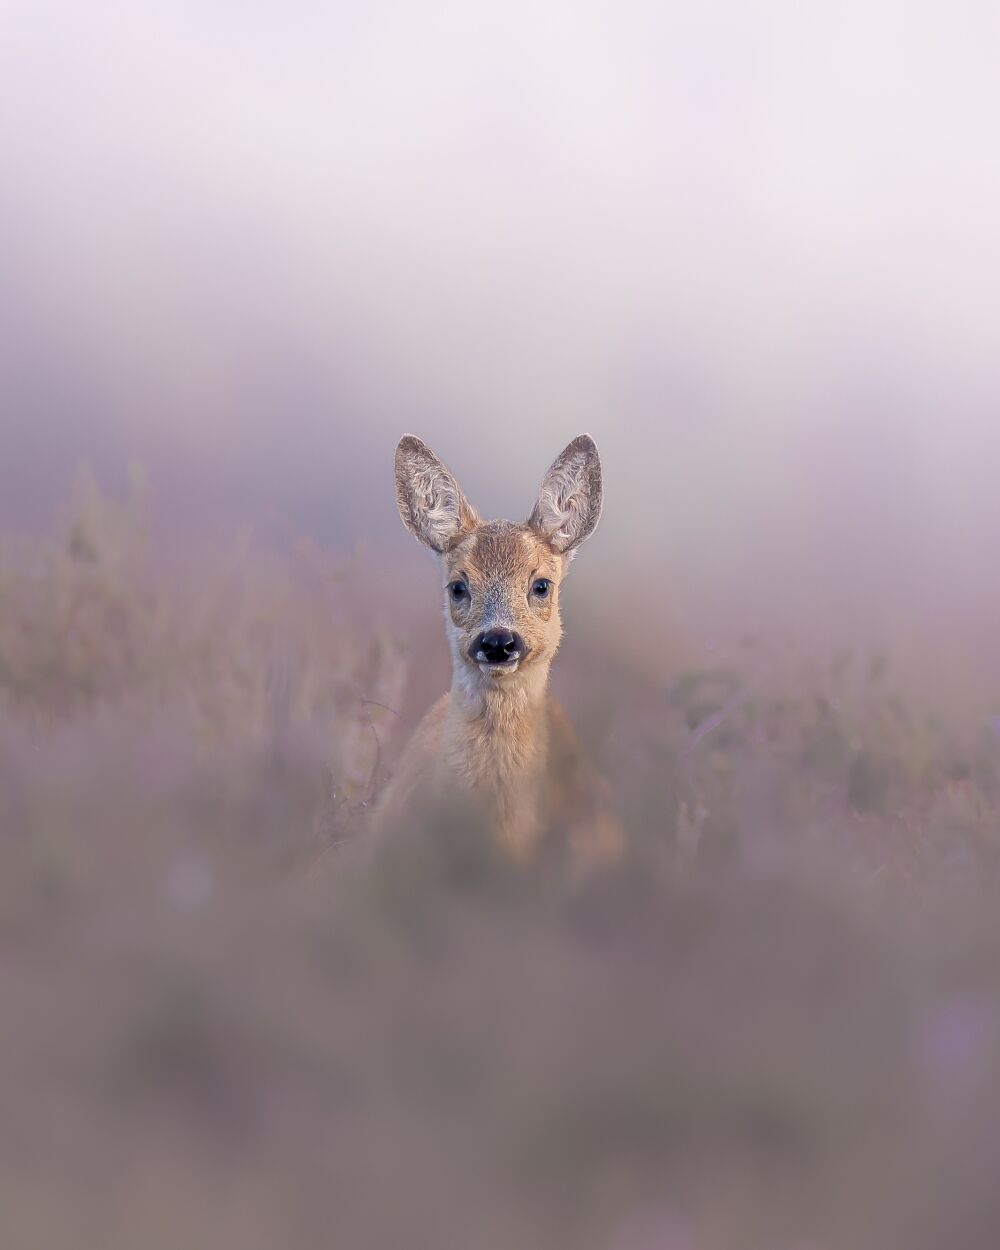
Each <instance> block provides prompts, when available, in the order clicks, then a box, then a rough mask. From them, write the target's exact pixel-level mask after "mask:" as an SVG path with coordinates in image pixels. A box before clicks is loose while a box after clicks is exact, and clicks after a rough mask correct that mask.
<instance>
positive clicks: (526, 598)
mask: <svg viewBox="0 0 1000 1250" xmlns="http://www.w3.org/2000/svg"><path fill="white" fill-rule="evenodd" d="M565 560H566V558H565V556H563V555H560V554H559V553H558V552H556V551H554V550H553V549H552V547H551V546H550V545H549V543H548V542H547V541H546V540H545V539H544V538H542V537H541V536H540V535H539V534H538V533H537V531H535V530H533V529H531V527H530V526H527V525H513V524H511V522H509V521H491V522H489V523H488V524H486V525H479V526H477V527H476V528H475V529H474V530H473V531H472V532H471V533H470V534H468V535H467V536H466V537H464V538H463V539H462V540H461V541H460V542H459V543H458V545H457V546H456V547H454V548H453V549H452V550H451V551H448V552H446V553H445V554H444V556H443V557H442V561H441V563H442V567H443V570H444V579H445V587H444V597H445V622H446V627H447V631H448V641H449V644H450V646H451V653H452V659H453V661H454V663H455V665H456V667H458V666H459V665H471V666H472V667H473V668H474V669H478V671H479V672H481V673H483V674H484V675H486V676H488V677H490V678H495V679H497V680H500V679H502V678H503V677H505V676H511V675H513V674H514V673H516V672H517V671H518V670H519V669H523V668H525V667H526V666H528V665H531V664H537V663H538V662H539V661H540V660H544V661H545V662H546V663H547V662H548V661H549V660H551V659H552V656H553V655H554V654H555V652H556V649H557V648H558V646H559V639H560V638H561V637H562V623H561V621H560V619H559V583H560V581H561V579H562V575H563V571H564V566H565Z"/></svg>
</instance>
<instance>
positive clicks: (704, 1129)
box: [0, 474, 1000, 1250]
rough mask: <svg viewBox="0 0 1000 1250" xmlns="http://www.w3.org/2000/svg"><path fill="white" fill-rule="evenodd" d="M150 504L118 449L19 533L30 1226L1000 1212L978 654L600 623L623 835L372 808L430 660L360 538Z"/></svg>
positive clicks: (591, 1224) (18, 1006) (987, 1240)
mask: <svg viewBox="0 0 1000 1250" xmlns="http://www.w3.org/2000/svg"><path fill="white" fill-rule="evenodd" d="M148 511H149V507H148V500H147V493H146V490H145V487H144V484H143V482H142V479H141V476H140V475H138V474H134V475H133V479H132V482H131V487H130V490H129V493H128V495H127V497H126V498H124V499H122V500H114V499H110V498H108V497H106V496H105V495H104V494H102V492H101V491H100V490H99V489H98V487H97V486H96V484H95V483H94V482H93V481H92V480H90V479H86V478H84V479H82V480H81V483H80V486H79V489H78V491H77V494H76V497H75V499H74V502H73V504H72V506H71V507H69V508H68V509H67V512H66V516H65V519H64V522H63V524H62V525H61V526H60V527H59V529H58V531H57V532H56V533H55V534H54V535H52V536H50V537H47V538H32V539H30V540H28V539H23V538H22V539H20V540H18V541H14V540H13V539H10V540H8V541H7V542H6V543H5V544H4V545H3V549H2V557H0V856H2V864H0V979H2V986H3V1006H4V1025H3V1028H2V1029H0V1245H3V1246H4V1247H11V1248H12V1250H21V1248H22V1247H24V1248H25V1250H27V1248H28V1247H31V1248H36V1247H62V1246H66V1247H79V1246H93V1247H101V1248H102V1250H117V1248H119V1247H121V1248H122V1250H125V1248H129V1250H132V1248H133V1247H137V1246H142V1247H143V1248H144V1250H145V1248H147V1247H149V1248H152V1250H158V1248H159V1247H164V1248H167V1247H170V1248H172V1247H182V1246H183V1247H189V1246H191V1245H197V1246H210V1247H213V1248H214V1247H219V1248H220V1250H225V1248H226V1247H239V1248H240V1250H253V1248H255V1247H261V1248H262V1250H263V1248H264V1247H268V1248H270V1247H276V1246H281V1247H299V1246H302V1247H312V1246H337V1247H344V1248H347V1250H355V1248H357V1250H367V1248H368V1247H372V1248H375V1247H396V1246H398V1247H406V1248H407V1250H421V1248H423V1247H426V1248H427V1250H432V1248H433V1250H451V1248H452V1247H454V1248H455V1250H532V1248H534V1247H537V1248H538V1250H560V1248H562V1247H567V1248H570V1247H572V1248H573V1250H590V1248H591V1247H593V1248H594V1250H715V1248H720V1250H730V1248H732V1250H753V1248H754V1247H757V1246H760V1247H767V1248H768V1250H783V1248H787V1250H806V1248H807V1247H808V1248H809V1250H834V1248H842V1250H866V1248H867V1247H871V1248H872V1250H876V1248H877V1250H894V1248H896V1247H898V1248H899V1250H924V1248H925V1247H926V1250H937V1248H938V1247H943V1246H948V1247H961V1248H962V1250H979V1248H980V1247H982V1248H983V1250H988V1248H989V1250H992V1248H993V1247H995V1246H996V1245H997V1244H1000V1196H998V1194H997V1191H996V1185H995V1176H996V1168H997V1165H998V1162H1000V1114H998V1113H1000V1105H998V1103H1000V1093H998V1091H1000V958H998V955H1000V920H998V919H997V916H998V914H1000V913H998V907H997V903H998V902H1000V889H998V881H997V845H998V838H1000V822H998V810H1000V805H998V791H1000V734H998V722H997V721H996V719H995V718H994V715H993V714H994V713H995V712H996V710H997V704H996V703H994V704H992V707H991V703H990V695H991V692H990V691H989V690H984V689H981V688H977V687H976V686H975V684H974V683H973V684H971V685H970V686H968V687H962V686H959V685H958V684H957V683H955V682H954V681H952V680H951V678H950V676H949V675H947V674H945V669H944V666H943V665H942V674H943V675H942V676H941V679H940V680H939V681H937V682H935V680H933V677H934V674H933V673H928V672H927V671H924V672H913V671H912V670H908V669H907V668H906V666H905V664H904V662H903V660H902V658H901V656H898V655H896V654H894V653H892V652H890V651H871V650H868V649H867V648H865V647H862V646H855V647H854V648H853V649H851V650H844V651H841V652H839V653H837V654H834V655H833V656H826V655H822V654H814V653H811V652H809V651H807V650H805V649H802V648H797V647H789V646H778V645H776V644H773V643H762V642H760V641H754V640H747V639H744V640H736V641H734V642H733V643H732V644H731V645H729V646H727V647H726V648H725V649H724V650H725V654H722V655H720V654H718V653H716V654H714V655H713V656H710V655H708V654H706V655H691V654H685V655H683V656H682V655H681V653H680V651H678V653H677V654H676V655H668V656H667V657H666V659H665V660H664V661H663V663H662V668H661V669H659V670H657V671H653V672H651V671H650V670H649V669H648V668H643V667H642V665H641V664H640V662H639V659H638V657H632V656H630V655H629V654H628V653H627V649H626V648H625V647H624V646H622V647H621V648H619V649H617V650H616V648H615V647H614V646H610V647H609V646H608V643H609V640H608V639H607V638H605V639H602V643H603V649H604V662H603V663H601V664H596V663H595V662H594V656H593V655H592V654H591V653H590V652H588V649H587V645H586V643H584V644H583V645H582V646H581V648H580V650H579V651H577V652H576V653H575V654H574V652H573V651H572V648H569V649H568V650H567V654H566V655H565V657H561V659H560V665H561V666H563V677H564V678H565V683H564V684H565V687H566V695H567V701H568V702H569V703H570V704H571V706H573V708H574V710H575V714H576V716H577V718H578V719H579V720H581V729H582V730H583V732H584V734H585V736H586V737H587V738H588V740H589V741H590V743H591V744H592V746H593V747H594V748H595V750H597V752H598V753H599V755H600V758H601V760H602V762H603V765H604V768H605V771H606V772H607V774H608V777H609V780H610V782H611V785H612V788H613V791H614V793H615V795H616V796H617V802H618V806H619V810H620V813H621V817H622V820H623V821H624V823H625V824H626V826H627V829H628V831H629V834H630V851H629V854H628V855H627V856H626V858H625V860H624V861H623V862H622V863H621V864H619V865H617V866H616V867H615V868H614V869H611V870H608V871H607V872H605V873H604V874H603V875H600V876H595V877H592V878H590V879H588V880H587V881H585V882H583V883H575V884H574V883H572V882H571V881H570V880H569V879H568V878H567V877H566V876H565V874H563V873H561V872H560V870H559V867H558V865H546V866H542V867H539V869H538V870H537V871H536V872H531V873H527V874H524V873H519V872H516V871H514V869H513V868H512V867H511V866H510V865H509V864H507V863H506V862H505V861H504V860H503V859H502V858H501V857H500V856H499V855H498V854H497V853H496V852H495V850H494V849H493V848H491V846H490V845H489V844H488V842H486V841H485V840H484V838H483V837H482V836H481V834H480V831H478V830H477V829H475V828H472V827H469V826H468V825H467V823H466V822H465V821H463V820H462V819H461V818H459V817H458V816H457V815H456V814H455V813H449V812H443V813H439V814H437V815H436V816H434V817H427V818H426V819H421V818H419V817H418V815H417V814H414V820H413V824H412V827H411V828H409V829H406V830H401V831H399V836H398V837H397V838H395V839H393V840H390V841H389V842H387V843H386V844H384V845H382V846H379V847H370V846H369V844H368V841H367V839H366V837H365V831H364V829H365V819H366V813H367V810H368V807H369V806H370V803H371V802H372V800H373V798H374V796H375V794H376V793H377V789H378V787H379V785H380V784H381V783H382V781H383V780H384V777H385V775H386V769H387V761H388V760H389V758H390V757H389V742H390V739H391V738H392V737H393V736H394V734H395V736H397V737H398V736H399V735H398V734H396V729H397V726H396V718H395V717H394V715H393V713H392V711H390V710H387V709H396V708H399V707H400V706H402V703H403V697H404V686H405V683H406V680H407V672H406V666H405V663H404V660H403V659H402V658H401V652H400V651H399V648H398V646H397V645H396V642H395V640H393V639H392V638H390V637H388V636H386V635H385V634H384V633H383V632H382V631H381V630H380V629H379V628H378V627H377V626H375V625H372V624H370V623H369V624H367V625H366V624H364V623H361V622H359V619H358V617H357V614H356V613H352V611H351V606H350V599H351V593H350V587H351V586H352V585H353V584H354V581H355V571H354V570H352V569H350V568H349V567H347V566H342V565H340V564H338V563H337V562H335V561H331V560H329V559H328V558H327V557H325V556H324V555H323V554H322V553H320V552H319V551H317V550H316V549H315V548H313V547H312V546H310V545H309V544H306V543H302V544H297V545H293V546H292V547H291V548H290V549H289V550H287V551H284V552H280V553H276V552H273V551H270V552H269V551H267V550H262V549H261V548H260V547H259V545H257V544H255V543H254V542H253V541H252V539H251V538H250V537H249V536H246V537H244V538H243V539H241V540H240V542H239V543H237V544H236V546H235V548H230V549H228V550H224V549H220V550H219V551H217V552H215V553H213V552H212V551H202V552H199V553H195V554H193V555H192V557H191V558H190V559H189V560H188V561H187V562H181V563H180V564H176V565H168V564H167V562H166V561H164V560H162V559H160V558H158V557H155V556H154V555H153V554H151V552H150V545H149V542H148V540H147V525H148ZM575 610H576V611H577V613H578V614H582V613H583V612H585V607H584V606H583V605H580V604H577V605H575ZM610 641H611V642H612V643H613V642H614V640H613V639H612V640H610ZM609 654H610V658H609ZM616 657H617V658H616ZM692 661H693V662H692ZM992 693H994V694H995V693H996V692H992Z"/></svg>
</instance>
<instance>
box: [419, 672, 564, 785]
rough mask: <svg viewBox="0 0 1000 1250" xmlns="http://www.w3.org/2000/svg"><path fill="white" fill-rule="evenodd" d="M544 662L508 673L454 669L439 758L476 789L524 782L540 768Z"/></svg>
mask: <svg viewBox="0 0 1000 1250" xmlns="http://www.w3.org/2000/svg"><path fill="white" fill-rule="evenodd" d="M548 676H549V675H548V666H547V665H545V666H543V665H541V664H538V665H535V666H533V667H532V668H531V669H529V670H527V671H525V672H523V673H518V674H517V675H516V676H514V677H513V678H510V679H501V680H500V681H493V680H492V679H490V678H487V677H482V678H480V677H479V675H478V674H475V675H473V677H472V679H471V680H469V679H468V678H467V677H466V676H465V675H464V674H462V675H459V674H456V676H455V680H454V682H453V683H452V688H451V694H450V696H449V700H448V704H449V706H448V716H447V720H446V723H445V730H444V738H443V744H442V745H443V762H444V763H445V764H446V766H447V767H448V769H449V771H450V772H451V773H452V774H453V775H454V774H457V776H458V779H459V780H461V781H462V782H464V783H465V785H466V786H468V787H470V788H472V789H473V790H475V791H486V792H493V793H502V792H504V791H507V790H510V789H516V788H518V787H523V786H524V785H525V783H526V782H527V781H528V780H529V779H531V778H536V777H539V776H540V775H541V774H542V773H544V771H545V763H546V759H547V755H548Z"/></svg>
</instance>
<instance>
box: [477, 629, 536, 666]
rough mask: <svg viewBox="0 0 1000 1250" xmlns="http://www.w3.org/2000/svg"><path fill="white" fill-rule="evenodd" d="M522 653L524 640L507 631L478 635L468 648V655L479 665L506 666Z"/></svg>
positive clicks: (494, 630) (495, 630)
mask: <svg viewBox="0 0 1000 1250" xmlns="http://www.w3.org/2000/svg"><path fill="white" fill-rule="evenodd" d="M524 652H525V646H524V639H523V638H522V637H521V636H520V634H515V633H512V631H511V630H509V629H491V630H489V631H488V632H487V633H485V634H480V635H479V637H478V638H476V639H475V640H474V642H473V644H472V646H471V647H470V648H469V655H471V656H472V658H473V659H474V660H475V661H476V662H477V663H479V664H483V663H485V664H506V663H507V662H508V661H509V660H517V659H519V658H520V657H521V656H522V655H524Z"/></svg>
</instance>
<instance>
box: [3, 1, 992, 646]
mask: <svg viewBox="0 0 1000 1250" xmlns="http://www.w3.org/2000/svg"><path fill="white" fill-rule="evenodd" d="M998 64H1000V17H998V9H997V7H996V6H995V5H993V4H990V3H956V2H955V0H949V2H948V3H933V2H932V3H928V4H922V5H915V4H912V3H902V2H898V3H897V2H893V0H867V2H866V3H858V4H840V3H838V4H820V5H815V4H801V3H791V2H790V0H778V2H775V3H754V4H750V5H747V4H742V3H736V2H735V0H721V2H717V3H711V2H709V3H699V4H693V3H685V4H682V5H677V4H663V3H647V4H643V3H639V4H627V3H625V4H623V3H607V4H594V3H586V2H581V0H571V2H569V0H567V2H565V3H563V2H552V0H549V2H547V3H536V2H535V0H532V2H531V3H528V2H524V3H520V2H516V0H515V2H514V3H507V4H504V5H479V4H473V3H469V2H468V0H458V2H451V0H444V2H438V3H434V4H420V3H411V2H407V3H399V4H385V3H377V2H376V3H370V2H366V3H357V4H339V5H337V4H325V5H320V4H307V3H302V2H295V0H291V2H289V0H283V2H282V3H278V2H277V0H250V2H244V3H239V4H236V3H217V4H206V3H203V2H201V0H199V2H198V3H194V2H193V0H191V2H181V0H173V2H172V3H146V4H138V5H121V4H119V3H109V2H108V0H92V2H91V3H88V4H86V5H82V4H78V3H76V2H75V0H26V2H24V3H9V2H8V3H7V4H5V5H3V6H2V8H0V421H2V447H0V523H2V524H3V525H4V526H5V527H9V526H10V525H12V524H16V525H18V526H20V527H32V528H33V527H38V526H42V525H46V524H49V523H50V521H51V517H52V516H53V514H54V512H55V510H56V507H57V504H58V502H59V500H60V499H62V498H64V497H65V495H66V492H67V490H68V488H69V485H70V483H71V480H72V476H73V473H74V470H75V468H76V466H77V465H78V463H79V462H80V460H81V459H82V458H89V459H90V460H91V461H92V462H93V463H94V464H95V465H96V467H97V469H98V471H99V472H100V474H101V475H102V476H103V477H104V478H105V479H106V480H107V481H109V482H110V483H112V484H114V483H115V482H119V481H121V480H122V479H123V477H124V468H125V465H126V463H127V461H128V460H129V458H130V457H138V458H140V459H141V460H143V461H144V462H145V463H146V465H147V468H148V470H149V474H150V477H151V480H152V482H153V486H154V490H155V495H156V503H157V510H158V516H159V517H160V519H161V523H163V524H168V525H173V524H176V525H177V526H178V527H180V528H182V529H183V528H184V527H187V529H188V530H189V531H190V532H192V533H197V532H199V531H200V530H201V529H202V528H204V527H206V526H209V525H211V524H213V523H217V522H218V521H219V520H220V519H221V520H223V521H230V520H232V521H235V520H236V519H238V518H249V519H251V520H255V521H257V522H258V523H259V524H262V525H265V526H267V525H269V524H275V518H277V519H278V520H277V524H278V525H279V527H280V526H284V527H286V528H287V529H288V530H290V531H299V532H305V533H307V534H311V535H314V536H316V537H317V538H319V539H320V540H321V541H323V542H324V543H326V544H328V545H329V546H331V547H334V548H338V549H340V548H342V549H345V550H346V549H348V548H349V547H351V546H352V545H353V543H354V542H355V541H356V540H357V539H358V538H360V537H362V536H366V537H367V538H368V539H369V541H370V545H371V546H372V549H373V550H374V551H376V552H378V553H380V556H379V558H385V559H387V560H392V561H395V560H397V559H398V560H399V561H402V560H403V559H404V558H409V554H410V553H409V550H408V548H407V547H406V543H407V541H408V539H407V537H406V535H405V534H404V533H403V532H402V529H401V527H400V526H399V523H398V520H397V518H396V516H395V512H394V507H393V502H392V496H391V490H390V474H389V461H390V458H391V451H392V445H393V443H394V441H395V439H396V438H397V437H398V435H399V434H400V433H401V432H402V431H404V430H414V431H416V432H418V433H420V434H421V435H423V436H424V437H425V438H426V439H427V440H428V441H430V442H432V443H433V444H434V445H435V446H436V447H437V448H438V449H439V450H440V451H441V453H442V454H443V455H444V456H445V458H446V459H447V460H448V461H449V462H450V463H451V464H452V465H453V467H454V468H455V469H456V471H458V472H459V475H460V476H461V477H462V479H463V481H464V482H465V483H466V485H467V486H468V488H469V492H470V494H472V495H473V498H474V499H475V501H476V502H477V503H479V504H480V505H481V507H482V509H483V510H484V511H485V512H487V513H508V514H510V513H517V512H526V511H527V509H528V506H529V504H530V501H531V494H532V491H533V489H534V487H535V485H536V483H537V480H538V477H539V475H540V473H541V470H542V469H543V467H544V465H545V464H546V463H547V461H548V459H549V458H550V457H551V456H552V455H553V454H554V453H555V452H556V451H557V450H558V449H559V447H560V446H561V445H562V444H563V443H564V442H565V441H566V440H567V439H568V438H569V437H571V436H572V435H574V434H576V433H577V432H578V431H580V430H584V429H589V430H590V431H591V432H592V433H593V434H594V435H595V436H596V437H597V439H598V441H599V444H600V445H601V448H602V450H603V452H604V455H605V459H606V463H607V473H608V479H609V506H608V510H607V515H606V522H605V525H604V526H603V527H602V531H601V533H600V536H599V537H598V538H596V539H595V540H594V543H593V545H592V551H593V556H592V557H591V556H590V555H589V553H588V558H592V559H593V560H594V561H595V565H596V566H597V567H600V568H601V569H602V576H604V575H607V576H609V577H610V578H611V579H612V580H610V581H609V582H608V583H607V585H609V587H611V590H612V592H615V593H617V592H616V591H615V587H616V586H618V587H619V589H620V590H621V591H622V592H623V593H628V594H636V593H640V594H641V595H642V596H643V601H645V602H649V603H652V602H654V601H655V602H658V603H659V602H661V601H667V600H669V602H670V604H671V605H672V610H674V611H676V612H677V614H678V617H679V619H681V620H682V621H686V620H688V619H690V618H696V619H697V620H698V622H699V628H701V627H702V625H704V624H705V623H706V622H711V621H712V620H713V619H725V620H728V621H731V622H732V621H734V620H736V619H744V618H745V619H746V620H747V621H752V620H754V619H756V618H759V619H760V620H762V621H765V622H766V621H768V620H773V619H781V620H782V621H785V622H791V623H793V624H794V623H802V622H812V623H816V622H830V621H838V620H840V619H841V618H843V619H845V620H852V621H856V620H867V621H874V622H879V621H882V620H883V619H884V620H885V621H887V622H888V621H894V622H898V621H900V620H904V621H905V620H907V619H910V620H914V621H924V622H930V621H931V620H932V619H936V618H941V619H944V620H945V621H952V620H960V621H962V622H965V623H971V624H972V625H973V626H974V627H975V629H976V630H978V631H980V632H982V631H985V632H986V633H988V632H989V630H991V629H994V630H995V629H996V628H997V627H998V625H1000V621H998V615H1000V614H998V593H997V590H996V583H997V572H996V571H997V539H998V536H1000V503H998V477H1000V405H998V399H1000V360H998V350H997V348H998V341H1000V245H998V241H997V233H998V227H997V223H998V221H1000V157H998V151H1000V148H998V144H997V122H998V118H1000V75H998V74H997V65H998ZM414 558H415V557H414ZM616 575H620V576H619V577H618V580H617V582H616V581H615V580H614V579H615V577H616Z"/></svg>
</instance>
